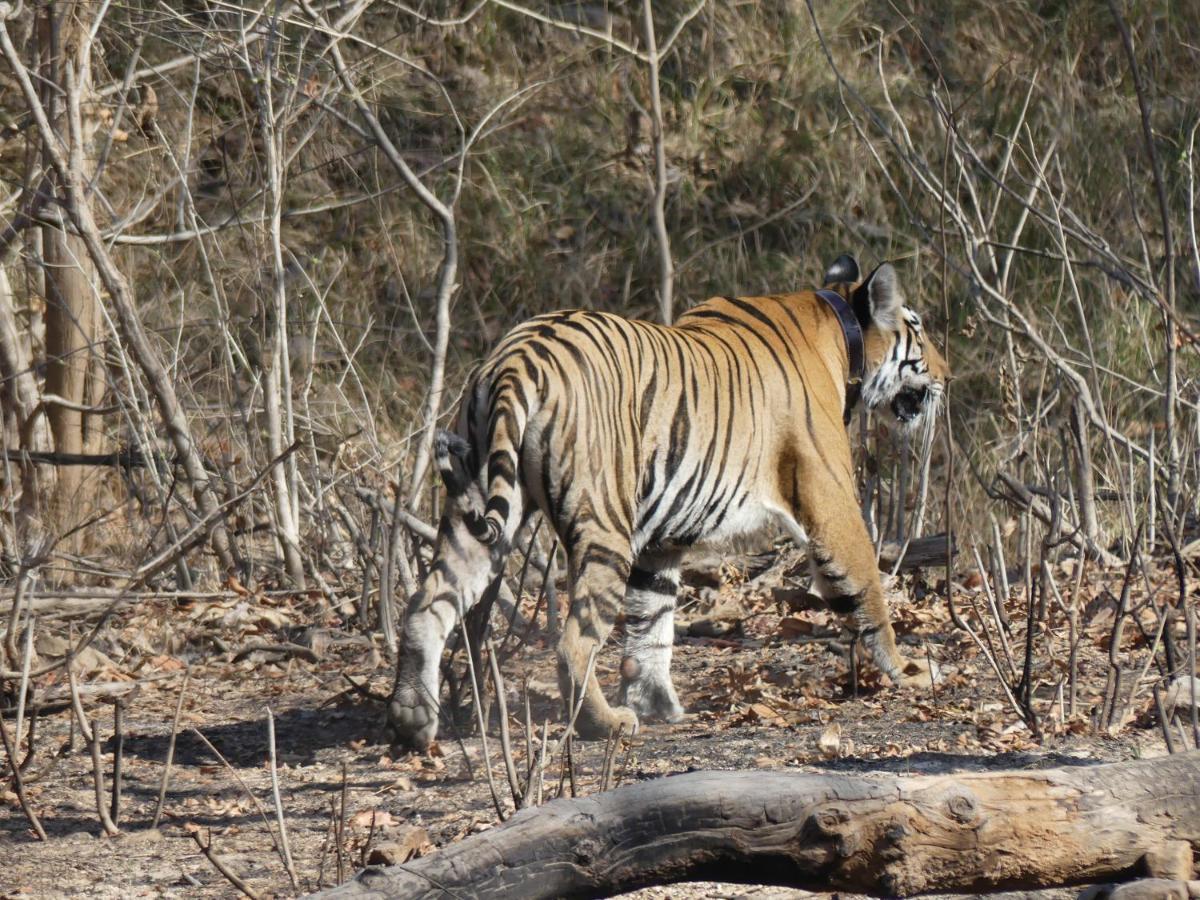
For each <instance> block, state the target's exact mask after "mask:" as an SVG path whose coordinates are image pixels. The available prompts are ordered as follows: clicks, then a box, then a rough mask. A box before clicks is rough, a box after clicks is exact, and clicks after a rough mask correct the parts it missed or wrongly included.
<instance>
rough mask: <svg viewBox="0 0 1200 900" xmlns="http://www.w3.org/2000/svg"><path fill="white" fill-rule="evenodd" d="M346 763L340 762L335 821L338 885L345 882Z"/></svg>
mask: <svg viewBox="0 0 1200 900" xmlns="http://www.w3.org/2000/svg"><path fill="white" fill-rule="evenodd" d="M347 793H348V791H347V789H346V761H345V760H342V802H341V807H340V810H339V812H338V819H337V835H336V838H335V843H336V846H337V876H338V884H341V883H342V882H343V881H345V880H346V871H345V863H344V860H343V859H342V852H343V846H342V845H343V844H344V842H345V839H346V794H347Z"/></svg>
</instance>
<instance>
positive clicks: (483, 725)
mask: <svg viewBox="0 0 1200 900" xmlns="http://www.w3.org/2000/svg"><path fill="white" fill-rule="evenodd" d="M458 622H459V626H460V627H461V628H462V633H463V641H464V642H465V643H466V645H467V654H466V655H467V669H468V671H469V673H470V675H471V705H472V706H473V707H474V708H475V721H476V723H477V724H478V726H479V742H480V745H481V746H482V749H483V773H484V775H485V776H486V778H487V783H488V791H489V792H490V793H491V795H492V805H493V806H494V807H496V815H497V817H498V818H499V819H500V821H501V822H503V821H504V820H505V818H506V817H505V815H504V805H503V804H502V803H501V802H500V792H499V791H497V790H496V779H495V777H494V776H493V775H492V760H491V754H490V753H489V752H488V740H487V722H486V721H484V717H483V687H484V686H483V679H482V678H480V677H479V674H478V673H477V672H476V671H475V660H474V658H473V656H474V654H473V653H472V644H473V641H472V640H471V636H470V635H469V634H468V629H467V612H466V610H465V609H464V608H463V602H462V596H461V595H460V596H459V598H458Z"/></svg>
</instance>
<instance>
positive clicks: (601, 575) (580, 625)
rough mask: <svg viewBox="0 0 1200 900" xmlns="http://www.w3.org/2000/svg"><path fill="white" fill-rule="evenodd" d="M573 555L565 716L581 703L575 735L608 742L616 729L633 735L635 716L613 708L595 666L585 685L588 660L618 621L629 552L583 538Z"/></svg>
mask: <svg viewBox="0 0 1200 900" xmlns="http://www.w3.org/2000/svg"><path fill="white" fill-rule="evenodd" d="M605 543H606V542H605ZM570 556H571V572H572V575H573V579H572V580H573V584H572V587H571V613H570V615H569V616H568V617H567V621H566V624H565V626H564V627H563V634H562V638H561V639H560V641H559V644H558V682H559V688H560V689H561V691H562V696H563V699H564V701H565V702H566V704H567V715H568V717H570V714H571V712H572V711H573V706H574V704H576V703H580V708H579V716H578V718H577V719H576V720H575V732H576V733H577V734H578V735H579V736H580V737H581V738H584V739H585V740H599V739H602V738H606V737H608V735H609V734H611V733H612V732H614V731H616V730H617V729H621V731H622V732H623V733H624V734H626V735H628V734H632V733H633V732H634V731H635V730H636V729H637V716H636V715H635V714H634V712H633V711H632V710H630V709H629V708H627V707H620V706H618V707H615V708H614V707H611V706H609V704H608V701H607V700H606V699H605V697H604V693H603V692H602V691H601V690H600V682H599V681H598V680H597V678H596V672H595V667H594V665H593V667H592V671H591V673H590V677H588V678H587V681H586V684H585V682H584V676H585V675H587V674H588V661H589V659H591V657H592V654H593V653H599V652H600V648H601V647H603V646H604V641H605V640H606V639H607V638H608V635H609V634H610V632H611V631H612V628H613V623H614V622H615V621H616V617H617V612H618V610H619V608H620V605H621V600H622V598H623V596H624V594H625V583H626V581H627V580H628V578H629V571H630V561H629V556H630V554H629V553H628V551H626V550H616V549H612V548H610V547H608V546H605V544H604V543H600V542H597V541H593V540H587V539H586V538H584V539H580V540H579V541H578V542H577V543H576V545H575V546H574V547H573V548H571V549H570ZM581 692H582V700H581Z"/></svg>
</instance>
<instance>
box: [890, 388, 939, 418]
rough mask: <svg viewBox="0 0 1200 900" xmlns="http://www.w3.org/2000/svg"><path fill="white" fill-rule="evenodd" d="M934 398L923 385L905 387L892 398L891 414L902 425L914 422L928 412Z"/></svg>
mask: <svg viewBox="0 0 1200 900" xmlns="http://www.w3.org/2000/svg"><path fill="white" fill-rule="evenodd" d="M935 402H936V401H935V399H934V396H933V392H932V391H930V390H929V388H928V387H926V386H925V385H918V386H910V387H905V388H902V389H901V390H900V392H899V393H898V394H896V396H894V397H893V398H892V404H891V406H892V415H894V416H895V417H896V420H897V421H899V422H900V423H902V424H904V425H908V424H911V423H915V422H916V421H917V420H918V419H920V418H921V417H922V416H924V415H925V414H926V413H928V412H930V411H931V409H932V407H933V405H934V403H935Z"/></svg>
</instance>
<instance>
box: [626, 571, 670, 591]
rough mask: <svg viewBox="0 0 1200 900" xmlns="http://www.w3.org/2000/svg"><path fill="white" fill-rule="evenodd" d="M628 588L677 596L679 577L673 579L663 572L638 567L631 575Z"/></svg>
mask: <svg viewBox="0 0 1200 900" xmlns="http://www.w3.org/2000/svg"><path fill="white" fill-rule="evenodd" d="M628 587H629V589H630V590H631V591H651V592H653V593H655V594H668V595H670V596H672V597H674V596H675V593H676V591H678V590H679V576H678V575H676V576H675V577H673V578H672V577H671V576H669V575H665V574H663V573H662V572H656V571H649V570H647V569H639V568H638V567H637V566H634V567H633V570H632V571H631V572H630V573H629V584H628Z"/></svg>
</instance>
